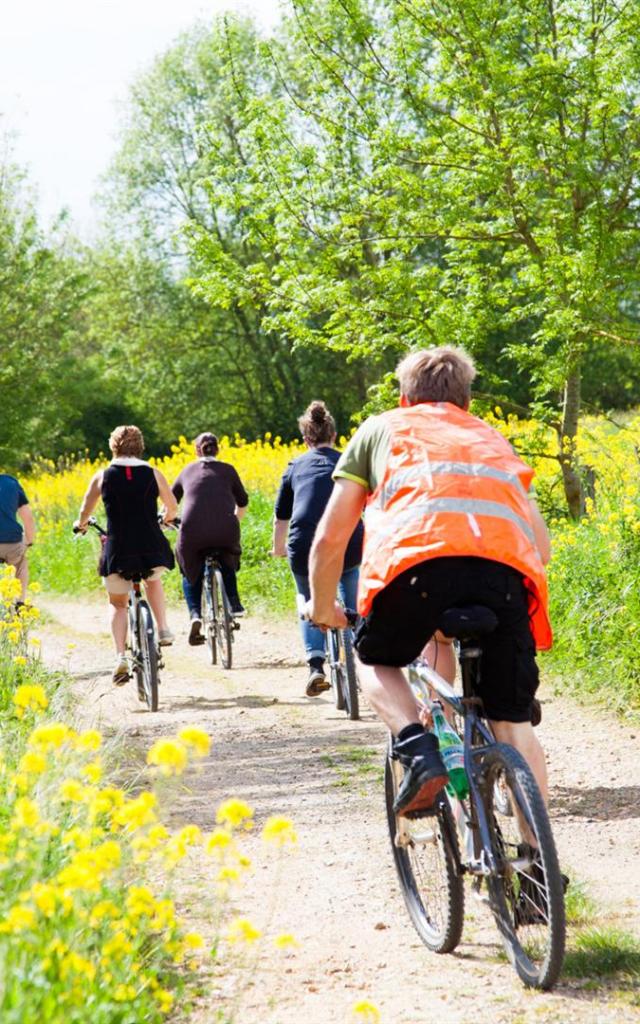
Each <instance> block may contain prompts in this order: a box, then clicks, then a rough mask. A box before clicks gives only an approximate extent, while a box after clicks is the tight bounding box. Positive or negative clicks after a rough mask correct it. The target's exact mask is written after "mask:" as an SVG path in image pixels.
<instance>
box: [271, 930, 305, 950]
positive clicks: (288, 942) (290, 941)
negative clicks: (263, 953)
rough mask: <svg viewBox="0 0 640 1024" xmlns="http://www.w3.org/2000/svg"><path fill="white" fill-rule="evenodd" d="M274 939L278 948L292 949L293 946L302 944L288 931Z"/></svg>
mask: <svg viewBox="0 0 640 1024" xmlns="http://www.w3.org/2000/svg"><path fill="white" fill-rule="evenodd" d="M273 941H274V944H275V946H276V948H277V949H292V948H293V947H295V946H299V945H300V943H299V942H298V940H297V939H296V938H295V936H294V935H290V934H289V933H288V932H283V933H282V934H281V935H276V937H275V939H274V940H273Z"/></svg>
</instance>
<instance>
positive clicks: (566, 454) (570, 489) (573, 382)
mask: <svg viewBox="0 0 640 1024" xmlns="http://www.w3.org/2000/svg"><path fill="white" fill-rule="evenodd" d="M580 391H581V375H580V367H579V366H576V367H575V368H574V369H573V370H572V371H571V372H570V374H569V376H568V377H567V380H566V383H565V386H564V405H563V409H562V423H561V425H560V430H559V431H558V447H559V452H558V458H559V461H560V468H561V470H562V481H563V483H564V494H565V497H566V499H567V505H568V506H569V514H570V515H571V517H572V518H573V519H579V518H580V517H581V516H583V515H584V512H585V503H584V488H583V485H582V479H581V477H580V473H579V470H578V459H577V455H576V438H577V435H578V419H579V416H580Z"/></svg>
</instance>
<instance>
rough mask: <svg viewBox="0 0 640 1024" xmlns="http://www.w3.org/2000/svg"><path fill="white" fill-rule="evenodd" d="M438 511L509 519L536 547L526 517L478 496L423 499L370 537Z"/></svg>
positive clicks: (498, 503) (380, 535)
mask: <svg viewBox="0 0 640 1024" xmlns="http://www.w3.org/2000/svg"><path fill="white" fill-rule="evenodd" d="M437 512H458V513H459V514H461V515H465V516H469V515H471V516H492V517H493V518H494V519H507V520H509V522H511V523H513V524H514V526H517V527H518V529H520V530H522V532H523V533H524V535H525V536H526V537H527V539H528V540H530V541H531V543H532V544H533V545H534V547H535V542H536V541H535V535H534V532H533V529H532V527H531V525H530V524H529V523H528V522H527V520H526V519H523V518H522V516H519V515H518V513H517V512H514V511H513V509H510V508H509V507H508V506H507V505H502V504H501V503H500V502H499V501H482V500H479V499H477V498H432V499H431V500H430V501H421V502H419V503H418V504H416V505H411V506H410V507H409V508H407V509H405V510H404V512H398V513H397V515H393V516H392V517H391V522H390V523H389V524H388V525H387V526H384V527H383V528H382V529H381V530H376V529H375V528H374V529H373V532H372V534H371V535H370V539H371V540H373V541H374V543H375V542H376V541H378V540H381V539H382V538H383V537H386V536H387V535H389V534H392V533H395V532H396V531H397V530H398V527H400V526H403V525H406V524H407V523H410V522H411V520H412V519H421V518H422V517H423V516H426V515H434V514H435V513H437ZM365 520H366V514H365Z"/></svg>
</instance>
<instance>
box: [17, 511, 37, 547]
mask: <svg viewBox="0 0 640 1024" xmlns="http://www.w3.org/2000/svg"><path fill="white" fill-rule="evenodd" d="M18 515H19V516H20V518H21V520H22V525H23V527H24V541H25V544H33V539H34V537H35V535H36V521H35V519H34V518H33V512H32V511H31V507H30V506H29V505H21V506H20V508H19V509H18Z"/></svg>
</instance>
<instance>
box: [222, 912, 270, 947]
mask: <svg viewBox="0 0 640 1024" xmlns="http://www.w3.org/2000/svg"><path fill="white" fill-rule="evenodd" d="M261 935H262V932H261V931H260V929H259V928H256V927H255V925H253V924H252V923H251V921H249V919H248V918H246V917H235V918H234V919H233V921H231V923H230V925H229V927H228V929H227V942H246V943H247V944H250V943H252V942H256V941H257V940H258V939H259V938H260V936H261Z"/></svg>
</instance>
